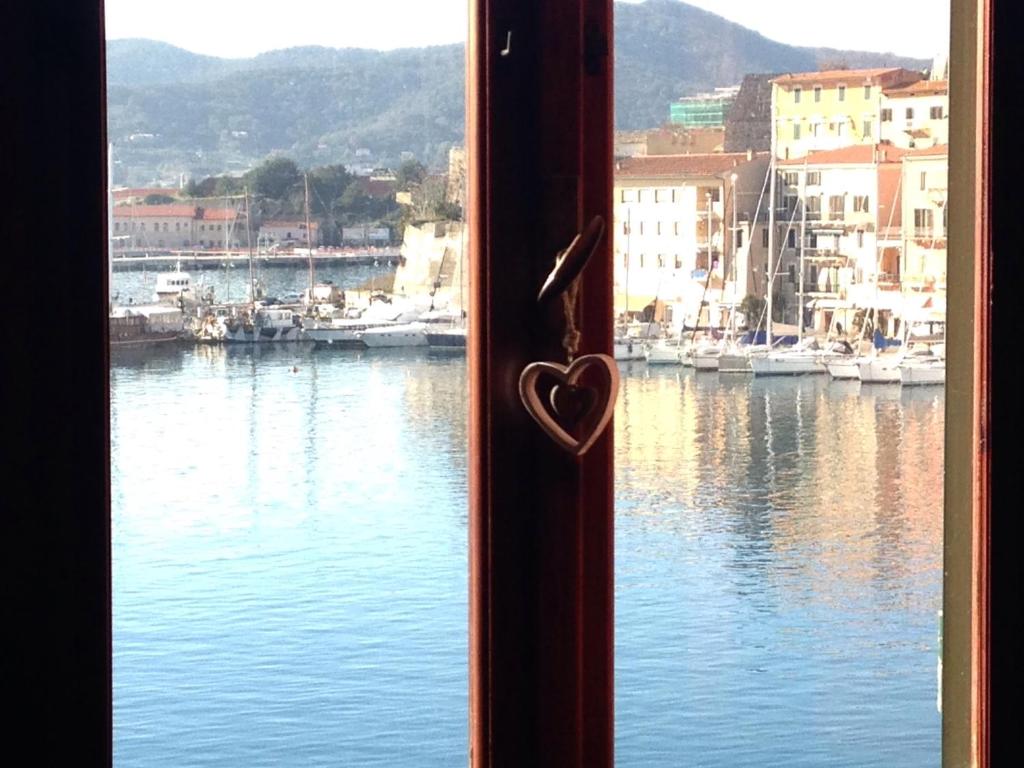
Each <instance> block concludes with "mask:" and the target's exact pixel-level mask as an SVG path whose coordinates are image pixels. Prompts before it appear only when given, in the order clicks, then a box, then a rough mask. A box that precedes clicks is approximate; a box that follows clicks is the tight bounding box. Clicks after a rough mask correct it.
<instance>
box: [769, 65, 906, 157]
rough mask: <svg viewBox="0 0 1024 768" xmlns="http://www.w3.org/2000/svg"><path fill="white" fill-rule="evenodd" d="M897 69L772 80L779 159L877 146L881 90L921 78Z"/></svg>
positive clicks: (831, 72)
mask: <svg viewBox="0 0 1024 768" xmlns="http://www.w3.org/2000/svg"><path fill="white" fill-rule="evenodd" d="M923 77H924V76H923V74H922V73H920V72H913V71H911V70H908V69H901V68H897V67H890V68H877V69H838V70H828V71H822V72H802V73H798V74H787V75H781V76H779V77H776V78H775V79H773V80H772V86H773V87H772V113H773V116H772V146H773V147H774V153H775V157H777V158H779V159H782V160H785V159H796V158H801V157H804V156H805V155H806V154H807V153H808V152H814V151H820V150H831V149H839V148H840V147H845V146H849V145H851V144H865V145H873V144H875V143H877V142H878V141H879V138H880V134H881V116H882V106H883V105H882V102H883V99H884V95H883V91H885V90H891V91H894V92H895V91H896V90H897V89H900V88H905V87H906V86H909V85H911V84H912V83H916V82H918V81H920V80H922V79H923Z"/></svg>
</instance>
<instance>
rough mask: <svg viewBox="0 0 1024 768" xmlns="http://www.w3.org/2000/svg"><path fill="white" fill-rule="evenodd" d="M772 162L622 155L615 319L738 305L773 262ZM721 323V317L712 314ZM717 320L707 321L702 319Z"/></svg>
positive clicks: (741, 156) (615, 228) (736, 156)
mask: <svg viewBox="0 0 1024 768" xmlns="http://www.w3.org/2000/svg"><path fill="white" fill-rule="evenodd" d="M767 170H768V156H767V155H766V154H761V155H754V154H753V153H730V154H726V153H713V154H691V155H661V156H656V155H655V156H647V157H632V158H623V159H621V160H619V161H618V162H617V163H616V165H615V186H614V202H613V221H612V241H613V260H614V281H615V286H614V295H615V310H616V314H618V313H621V312H623V311H626V310H628V311H629V312H640V311H642V310H644V309H645V308H646V307H650V306H652V305H653V309H654V311H655V312H657V311H658V309H659V308H658V306H657V305H658V303H663V304H665V305H672V306H674V307H681V308H682V311H681V312H679V311H676V312H674V313H673V314H674V318H673V321H674V322H675V323H677V324H678V323H679V322H681V321H682V318H683V316H684V315H685V316H687V317H688V322H692V321H693V320H695V319H696V312H697V308H698V307H699V306H700V301H701V297H702V295H703V294H704V291H705V289H707V290H708V295H707V296H705V297H704V298H705V300H707V301H709V302H710V301H713V302H715V303H722V304H724V303H726V302H729V303H731V302H739V301H741V300H742V299H743V297H745V296H746V295H747V294H750V293H757V292H758V291H759V290H763V279H762V283H761V285H760V287H759V284H758V272H759V271H760V265H762V264H763V263H764V261H765V251H764V242H765V238H763V237H762V233H763V231H764V229H765V223H764V222H765V220H766V213H767V196H766V195H765V196H764V199H763V200H761V208H760V212H758V202H759V200H760V199H761V193H762V190H763V189H764V188H765V180H766V174H767ZM709 313H710V314H711V315H712V317H711V319H712V321H717V320H718V319H719V318H716V317H714V316H713V315H714V314H715V313H714V310H713V309H712V310H709ZM701 317H702V321H707V320H708V314H704V315H702V316H701Z"/></svg>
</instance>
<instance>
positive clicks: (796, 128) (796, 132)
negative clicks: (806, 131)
mask: <svg viewBox="0 0 1024 768" xmlns="http://www.w3.org/2000/svg"><path fill="white" fill-rule="evenodd" d="M799 140H800V123H793V141H799Z"/></svg>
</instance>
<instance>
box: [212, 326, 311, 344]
mask: <svg viewBox="0 0 1024 768" xmlns="http://www.w3.org/2000/svg"><path fill="white" fill-rule="evenodd" d="M222 341H225V342H228V343H229V344H272V343H279V342H291V341H306V334H305V332H304V331H303V329H302V328H301V327H300V326H297V325H293V326H290V327H287V328H273V327H270V328H249V329H246V327H245V326H239V327H237V328H235V329H234V330H231V329H230V328H226V329H225V331H224V336H223V338H222Z"/></svg>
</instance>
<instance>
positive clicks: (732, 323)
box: [729, 171, 749, 343]
mask: <svg viewBox="0 0 1024 768" xmlns="http://www.w3.org/2000/svg"><path fill="white" fill-rule="evenodd" d="M737 178H738V175H737V174H736V172H735V171H733V173H732V175H731V176H730V177H729V181H731V182H732V243H731V245H732V265H731V269H730V270H729V273H730V277H731V278H732V309H731V311H730V313H729V335H730V337H731V338H730V341H731V342H732V343H735V342H736V305H737V300H738V298H739V292H738V291H737V288H738V286H737V284H736V280H737V276H736V259H737V257H738V256H739V248H737V239H738V238H737V235H738V234H739V228H738V227H737V226H736V203H737V201H736V179H737ZM748 251H749V246H748Z"/></svg>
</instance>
